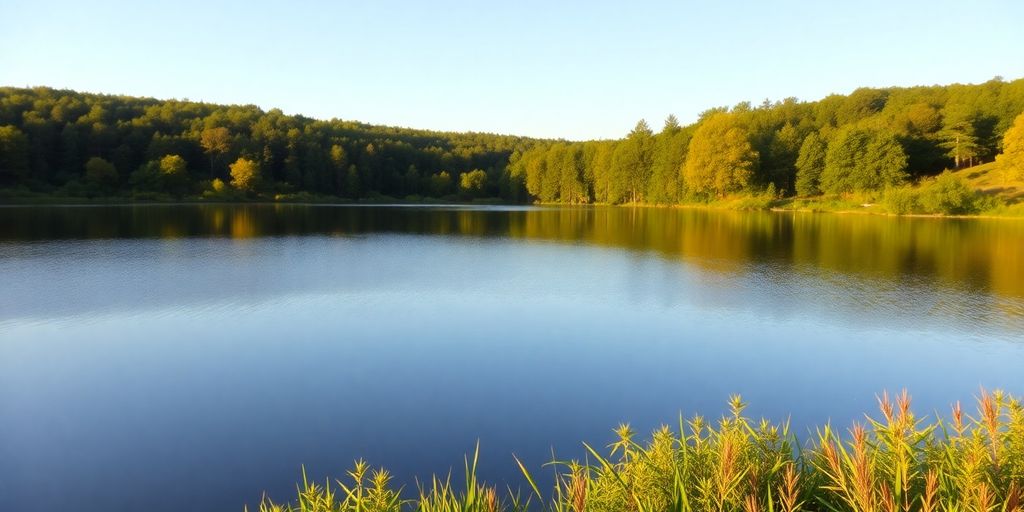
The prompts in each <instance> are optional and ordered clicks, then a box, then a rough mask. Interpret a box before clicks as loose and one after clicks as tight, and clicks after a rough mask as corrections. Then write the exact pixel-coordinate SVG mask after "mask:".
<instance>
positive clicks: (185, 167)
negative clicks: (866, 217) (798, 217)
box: [0, 77, 1024, 213]
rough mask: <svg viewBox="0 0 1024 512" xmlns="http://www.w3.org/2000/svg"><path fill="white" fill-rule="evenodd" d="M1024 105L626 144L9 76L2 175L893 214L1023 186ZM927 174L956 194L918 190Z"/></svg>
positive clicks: (837, 109)
mask: <svg viewBox="0 0 1024 512" xmlns="http://www.w3.org/2000/svg"><path fill="white" fill-rule="evenodd" d="M1022 112H1024V79H1018V80H1013V81H1005V80H1003V79H1002V78H999V77H997V78H994V79H992V80H990V81H988V82H985V83H983V84H977V85H960V84H954V85H945V86H939V85H936V86H919V87H908V88H902V87H891V88H860V89H857V90H855V91H853V92H852V93H850V94H848V95H831V96H828V97H825V98H824V99H821V100H819V101H800V100H798V99H796V98H786V99H784V100H781V101H775V102H772V101H769V100H765V101H764V102H763V103H761V104H760V105H757V106H754V105H752V104H751V103H749V102H743V103H739V104H737V105H735V106H732V107H719V108H712V109H710V110H707V111H705V112H703V113H702V114H701V115H700V116H699V118H698V120H697V121H696V122H694V123H692V124H689V125H682V124H681V123H680V122H679V121H678V119H677V118H676V117H675V116H673V115H670V116H668V118H667V119H666V120H665V122H664V125H663V127H662V128H661V129H660V130H659V131H657V132H655V131H654V129H652V128H651V126H650V125H649V124H648V123H647V122H646V121H644V120H641V121H639V122H638V123H637V124H636V126H635V127H634V128H633V130H632V131H630V132H629V133H628V134H627V135H626V136H625V137H623V138H622V139H619V140H595V141H583V142H573V141H566V140H544V139H534V138H528V137H518V136H511V135H497V134H487V133H452V132H436V131H428V130H419V129H410V128H397V127H386V126H374V125H369V124H364V123H359V122H354V121H343V120H338V119H331V120H317V119H311V118H307V117H303V116H299V115H285V114H283V113H282V112H281V111H280V110H276V109H274V110H269V111H264V110H262V109H260V108H258V107H256V106H253V105H214V104H208V103H200V102H192V101H184V100H158V99H152V98H137V97H128V96H114V95H103V94H89V93H80V92H75V91H69V90H57V89H52V88H46V87H36V88H30V89H26V88H11V87H5V88H0V189H3V191H2V196H5V197H17V196H19V195H22V196H38V195H46V196H56V197H67V198H75V197H82V198H112V197H120V198H126V199H135V200H174V199H183V198H205V199H214V200H234V199H272V200H288V199H294V200H303V199H312V198H321V199H325V198H326V199H331V198H333V199H340V200H373V199H401V200H409V201H417V200H423V199H426V198H437V199H441V200H451V201H456V200H459V201H469V200H480V199H483V198H494V199H500V200H502V201H506V202H531V201H534V202H543V203H568V204H592V203H601V204H653V205H672V204H680V203H695V202H696V203H700V202H705V203H706V202H713V201H720V200H722V199H724V198H731V197H745V196H751V197H767V198H768V199H769V200H774V199H777V198H782V197H817V196H822V195H825V196H828V195H832V196H850V195H853V196H855V197H857V198H858V199H859V198H861V197H867V198H868V199H869V200H874V199H880V200H884V201H885V202H886V204H889V205H890V208H889V209H890V210H892V211H894V212H896V213H902V212H903V211H901V210H906V211H912V210H914V209H915V208H919V207H920V205H925V206H928V205H929V204H930V203H929V202H931V203H935V204H934V206H933V207H931V209H933V210H936V211H942V212H943V213H956V209H957V208H960V209H964V210H966V209H967V207H966V206H965V205H964V204H962V203H963V202H964V201H968V200H974V199H976V198H974V197H973V196H972V194H973V191H970V190H967V189H966V187H965V185H964V184H963V183H961V182H959V181H957V180H956V179H952V178H949V177H946V176H945V175H943V171H946V170H956V169H960V168H964V167H968V166H972V165H976V164H980V163H986V162H993V161H996V160H998V162H997V163H998V164H999V169H1000V172H1001V173H1003V175H1004V176H1005V179H1006V180H1007V181H1008V182H1012V181H1014V180H1020V179H1022V178H1024V176H1022V175H1024V116H1022ZM1015 120H1016V123H1015ZM925 182H927V183H932V185H930V187H931V188H930V189H929V190H934V191H937V192H936V193H938V194H941V196H937V197H927V196H928V194H925V193H922V194H921V195H920V197H917V196H913V197H912V196H911V195H910V193H909V192H907V186H908V185H910V184H914V183H925ZM901 191H902V192H901ZM865 194H866V196H865ZM957 194H959V195H960V196H963V197H959V196H957ZM932 195H935V194H932ZM883 196H884V197H883ZM944 201H945V202H944ZM904 203H907V204H904ZM911 203H913V204H911ZM947 203H949V204H947ZM950 205H952V206H950Z"/></svg>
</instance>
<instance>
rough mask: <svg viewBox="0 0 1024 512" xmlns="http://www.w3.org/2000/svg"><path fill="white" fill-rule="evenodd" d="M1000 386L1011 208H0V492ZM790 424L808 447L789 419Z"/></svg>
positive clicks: (1019, 331) (292, 468)
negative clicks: (729, 403)
mask: <svg viewBox="0 0 1024 512" xmlns="http://www.w3.org/2000/svg"><path fill="white" fill-rule="evenodd" d="M979 386H985V387H988V388H996V387H1001V388H1004V389H1006V390H1007V391H1011V392H1014V393H1017V394H1024V221H1013V220H982V219H975V220H949V219H947V220H940V219H889V218H881V217H870V216H857V215H845V216H844V215H828V214H823V215H816V214H789V213H787V214H770V213H739V212H709V211H702V210H675V209H673V210H667V209H629V208H506V207H494V208H468V207H422V208H420V207H336V206H284V205H241V206H239V205H236V206H230V205H184V206H141V207H131V206H127V207H47V208H35V207H33V208H20V207H16V208H0V510H11V511H15V510H16V511H19V512H26V511H52V510H79V511H87V512H88V511H94V510H95V511H99V510H104V511H107V510H148V511H175V512H179V511H182V510H189V511H223V510H241V508H242V505H243V504H245V503H248V504H249V505H250V506H251V505H253V504H254V503H256V502H257V501H258V500H259V497H260V495H261V494H262V493H263V492H264V491H267V492H268V493H270V495H271V496H273V497H276V498H277V499H279V500H283V499H289V498H290V497H291V496H292V494H293V492H294V482H295V481H296V479H298V478H300V476H301V475H300V467H301V465H303V464H304V465H305V466H306V468H307V470H308V471H309V473H310V475H311V476H315V477H318V478H320V477H324V476H327V475H333V476H339V477H340V476H341V475H342V474H343V472H344V470H345V469H347V468H349V467H350V464H351V462H352V460H353V459H356V458H359V457H365V458H366V459H367V460H368V461H370V462H371V463H372V464H374V465H385V466H387V467H389V468H390V469H392V470H393V472H395V473H396V475H397V477H398V478H399V479H400V480H401V481H402V482H406V483H411V482H413V480H412V478H413V477H414V476H416V475H419V476H420V477H424V476H428V475H429V474H431V473H434V472H438V473H443V472H447V471H448V469H449V468H451V467H454V468H455V470H456V475H458V472H459V471H461V469H460V468H461V464H462V456H463V454H464V453H466V452H468V451H471V450H472V448H473V445H474V443H475V442H476V441H477V440H478V439H479V440H480V443H481V447H482V449H481V457H482V461H481V471H482V473H483V474H484V476H485V477H486V478H487V479H489V480H490V481H492V482H506V481H507V482H509V483H511V484H512V485H513V486H519V485H522V482H521V480H520V479H519V478H518V470H517V469H516V468H515V464H514V462H513V460H512V457H511V454H512V453H513V452H515V453H516V454H518V455H519V456H520V458H523V459H524V460H525V462H526V463H527V464H529V465H530V466H532V467H534V468H539V466H540V464H541V463H543V462H545V461H547V460H549V459H550V457H551V455H550V454H551V450H552V449H554V450H555V451H556V453H557V454H559V455H565V456H575V455H579V454H581V449H580V442H581V441H588V442H591V443H594V444H605V443H606V442H608V441H609V440H610V438H611V433H610V430H611V428H613V427H614V426H615V425H616V424H617V423H618V422H621V421H630V422H632V423H633V426H634V427H635V428H637V429H639V430H641V431H648V430H649V429H651V428H654V427H656V426H657V425H659V424H660V423H669V424H674V423H675V422H676V419H677V417H678V414H679V413H680V411H682V412H683V413H685V414H691V413H694V412H701V413H704V414H705V415H717V414H719V413H721V412H722V411H723V409H724V404H725V401H726V399H727V397H728V395H729V394H731V393H741V394H743V396H744V398H745V399H746V400H748V401H749V402H751V407H750V409H749V411H750V412H751V413H752V414H754V415H765V416H768V417H770V418H773V419H778V420H782V419H785V418H786V417H791V418H792V422H793V425H794V430H795V431H796V432H797V433H798V434H801V435H803V434H805V433H806V432H807V429H808V428H809V427H811V426H812V425H816V424H819V423H820V422H822V421H824V420H827V419H829V418H831V419H832V420H833V421H835V422H837V423H842V424H844V425H845V424H847V423H848V422H849V421H851V420H852V419H855V418H862V416H861V414H862V413H863V412H865V411H872V410H874V400H875V398H874V396H875V394H876V393H877V392H880V391H882V390H883V389H890V390H898V389H900V388H903V387H906V388H908V389H909V390H910V392H911V393H912V394H913V395H914V397H915V402H914V403H915V409H916V410H917V411H918V412H919V413H923V414H927V413H932V412H933V411H935V410H941V411H945V410H947V407H948V406H949V404H950V403H951V402H952V401H954V400H958V399H959V400H966V401H970V400H971V399H972V396H973V395H974V394H976V393H977V390H978V387H979ZM805 437H806V436H805Z"/></svg>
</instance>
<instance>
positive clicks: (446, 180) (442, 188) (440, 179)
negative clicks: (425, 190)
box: [430, 171, 452, 197]
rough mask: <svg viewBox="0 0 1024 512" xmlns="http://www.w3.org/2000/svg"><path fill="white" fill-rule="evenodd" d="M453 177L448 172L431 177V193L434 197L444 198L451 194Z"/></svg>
mask: <svg viewBox="0 0 1024 512" xmlns="http://www.w3.org/2000/svg"><path fill="white" fill-rule="evenodd" d="M451 190H452V175H451V174H450V173H449V172H448V171H441V172H439V173H437V174H434V175H433V176H431V177H430V193H431V194H432V195H433V196H434V197H444V196H446V195H448V194H450V193H451Z"/></svg>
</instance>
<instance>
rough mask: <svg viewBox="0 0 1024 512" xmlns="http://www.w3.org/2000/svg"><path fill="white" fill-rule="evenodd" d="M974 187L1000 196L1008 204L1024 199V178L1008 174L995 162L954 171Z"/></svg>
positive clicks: (984, 192) (985, 192) (988, 193)
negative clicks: (1015, 177)
mask: <svg viewBox="0 0 1024 512" xmlns="http://www.w3.org/2000/svg"><path fill="white" fill-rule="evenodd" d="M953 174H954V175H956V176H958V177H960V178H962V179H963V180H964V182H965V183H966V184H967V185H968V186H970V187H971V188H973V189H976V190H978V191H980V192H982V193H983V194H987V195H992V196H996V197H999V198H1000V199H1002V200H1003V201H1005V202H1006V204H1007V205H1013V204H1018V203H1021V202H1022V201H1024V180H1022V179H1019V178H1017V179H1014V178H1012V177H1009V176H1007V174H1008V173H1006V172H1004V171H1003V170H1002V169H1000V168H999V167H998V166H997V165H996V163H995V162H989V163H986V164H981V165H976V166H974V167H968V168H966V169H961V170H959V171H956V172H955V173H953Z"/></svg>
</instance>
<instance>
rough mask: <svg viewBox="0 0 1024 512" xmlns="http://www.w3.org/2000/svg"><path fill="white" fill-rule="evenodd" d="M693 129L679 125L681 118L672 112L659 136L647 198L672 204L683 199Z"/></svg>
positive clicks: (654, 201)
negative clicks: (685, 171)
mask: <svg viewBox="0 0 1024 512" xmlns="http://www.w3.org/2000/svg"><path fill="white" fill-rule="evenodd" d="M689 142H690V139H689V132H688V131H684V130H683V129H682V127H680V126H679V120H678V119H676V117H675V116H673V115H670V116H668V118H667V119H665V127H664V128H662V130H661V133H659V134H658V135H656V136H655V142H654V157H653V160H652V162H653V163H652V169H651V180H650V182H649V183H648V188H647V201H649V202H651V203H656V204H671V203H675V202H677V201H678V200H679V191H680V184H681V179H682V176H681V174H680V169H682V166H683V162H684V161H685V160H686V148H687V146H688V145H689Z"/></svg>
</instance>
